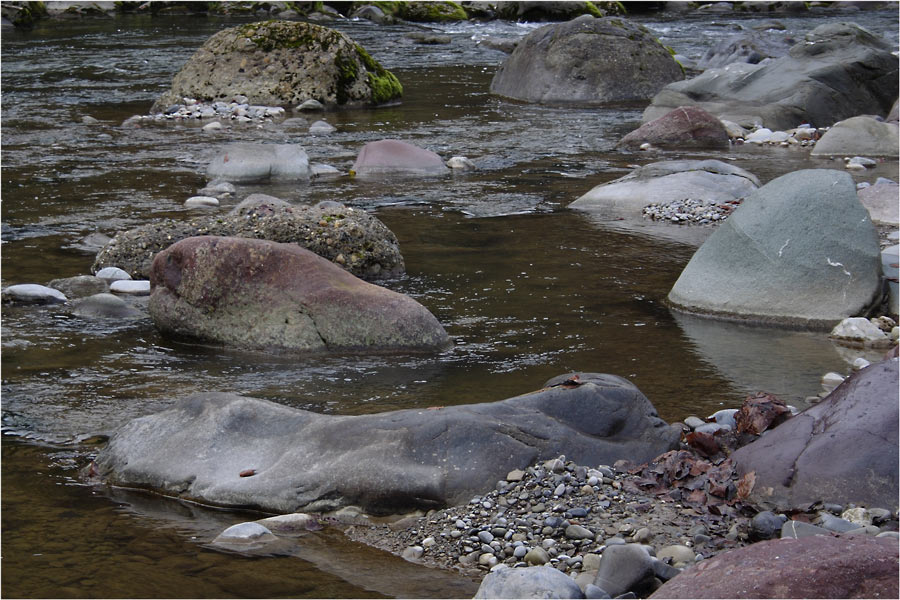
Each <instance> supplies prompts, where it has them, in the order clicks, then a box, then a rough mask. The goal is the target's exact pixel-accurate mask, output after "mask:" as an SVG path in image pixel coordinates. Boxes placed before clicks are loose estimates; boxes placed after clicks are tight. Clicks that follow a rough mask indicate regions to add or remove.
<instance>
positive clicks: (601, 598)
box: [584, 583, 612, 600]
mask: <svg viewBox="0 0 900 600" xmlns="http://www.w3.org/2000/svg"><path fill="white" fill-rule="evenodd" d="M584 597H585V598H596V599H597V600H605V599H607V598H612V596H610V595H609V594H607V593H606V590H604V589H602V588H599V587H597V586H596V585H594V584H593V583H589V584H587V585H586V586H584Z"/></svg>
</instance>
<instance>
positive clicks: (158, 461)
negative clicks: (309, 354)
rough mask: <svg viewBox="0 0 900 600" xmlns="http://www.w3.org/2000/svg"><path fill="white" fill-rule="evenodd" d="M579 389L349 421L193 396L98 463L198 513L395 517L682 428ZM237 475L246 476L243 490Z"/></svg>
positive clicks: (637, 446)
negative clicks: (353, 510) (196, 504)
mask: <svg viewBox="0 0 900 600" xmlns="http://www.w3.org/2000/svg"><path fill="white" fill-rule="evenodd" d="M579 376H580V380H581V381H582V382H583V383H582V384H581V385H579V386H576V387H565V386H561V385H555V386H552V387H547V388H544V389H541V390H538V391H536V392H532V393H528V394H524V395H521V396H517V397H514V398H509V399H506V400H502V401H498V402H485V403H482V404H470V405H456V406H448V407H445V408H441V409H439V410H425V409H407V410H399V411H393V412H387V413H380V414H368V415H359V416H333V415H323V414H318V413H313V412H309V411H304V410H299V409H294V408H288V407H285V406H281V405H279V404H276V403H274V402H269V401H266V400H259V399H255V398H246V397H242V396H237V395H235V394H224V393H206V394H198V395H194V396H190V397H188V398H185V399H182V400H179V401H177V402H176V403H175V404H174V405H173V406H172V407H171V408H169V409H167V410H165V411H162V412H159V413H156V414H152V415H148V416H145V417H141V418H138V419H135V420H133V421H131V422H130V423H128V424H126V425H125V426H124V427H122V428H120V429H119V430H117V431H116V432H115V434H114V435H113V436H112V438H111V439H110V442H109V444H108V445H107V447H106V448H105V449H104V450H103V451H101V455H100V456H99V457H98V459H97V464H98V467H99V468H100V469H101V473H102V474H103V476H104V477H105V478H106V479H107V481H109V482H110V483H112V484H117V485H124V486H129V487H140V488H147V489H152V490H156V491H157V492H160V493H163V494H166V495H171V496H176V497H181V498H185V499H192V500H196V501H200V502H204V503H207V504H216V505H222V506H231V507H241V506H243V507H249V506H253V507H255V508H257V509H259V510H265V511H271V512H276V513H289V512H323V511H328V510H334V509H338V508H340V507H342V506H348V505H354V506H358V507H360V509H362V510H364V511H366V512H368V513H370V514H398V513H405V512H408V511H410V510H415V509H426V510H427V509H430V508H438V507H443V506H449V505H457V504H464V503H466V502H468V501H469V499H471V498H472V497H473V496H474V495H477V494H483V493H485V492H486V491H488V490H490V489H492V488H493V486H494V485H495V484H496V482H497V481H498V480H500V479H502V478H503V477H504V476H505V475H506V474H507V473H509V472H510V471H512V470H513V469H525V468H527V467H528V466H529V465H532V464H534V463H535V462H536V461H538V460H549V459H550V458H552V457H557V456H559V455H560V454H565V455H566V457H567V458H568V459H571V460H575V461H577V462H578V463H579V464H613V463H614V462H615V461H616V460H619V459H620V458H628V459H629V460H634V461H646V460H650V459H652V458H653V457H655V456H658V455H659V454H661V453H663V452H665V451H667V450H669V449H672V448H674V447H676V446H677V445H678V440H679V438H680V428H677V427H674V426H669V425H667V424H666V423H665V422H664V421H662V420H661V419H659V417H657V416H656V411H655V410H654V408H653V406H652V405H651V404H650V402H649V401H648V400H647V399H646V397H644V395H643V394H641V393H640V391H639V390H638V389H637V388H636V387H635V386H634V385H633V384H631V383H630V382H628V381H627V380H625V379H622V378H620V377H616V376H613V375H601V374H592V373H580V374H579ZM564 377H566V378H568V377H570V376H569V375H566V376H564ZM247 469H253V470H254V471H255V473H254V475H253V476H252V477H241V476H240V473H242V472H245V471H246V470H247ZM464 526H465V525H464ZM548 560H549V557H548Z"/></svg>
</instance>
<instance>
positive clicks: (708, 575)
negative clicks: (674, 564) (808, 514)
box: [650, 535, 898, 598]
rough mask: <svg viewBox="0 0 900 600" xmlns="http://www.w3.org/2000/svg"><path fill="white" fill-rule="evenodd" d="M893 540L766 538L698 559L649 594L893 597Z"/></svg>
mask: <svg viewBox="0 0 900 600" xmlns="http://www.w3.org/2000/svg"><path fill="white" fill-rule="evenodd" d="M897 594H898V586H897V541H896V540H893V541H889V540H886V539H877V538H872V537H869V536H862V535H857V536H846V537H831V536H822V535H816V536H810V537H804V538H801V539H780V540H767V541H764V542H759V543H756V544H751V545H749V546H746V547H744V548H737V549H735V550H729V551H727V552H723V553H721V554H718V555H716V556H714V557H713V558H708V559H706V560H703V561H700V562H699V563H697V565H696V566H694V567H692V568H690V569H687V570H685V571H683V572H682V573H681V574H680V575H678V576H677V577H675V578H673V579H671V580H670V581H668V582H666V583H665V584H663V586H662V587H660V588H659V589H658V590H656V591H655V592H654V593H653V594H652V595H651V596H650V598H897V597H898V596H897Z"/></svg>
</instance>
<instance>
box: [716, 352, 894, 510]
mask: <svg viewBox="0 0 900 600" xmlns="http://www.w3.org/2000/svg"><path fill="white" fill-rule="evenodd" d="M897 377H898V369H897V359H896V358H893V359H889V360H886V361H883V362H880V363H876V364H874V365H870V366H868V367H866V368H865V369H863V370H861V371H858V372H856V373H854V374H853V375H851V376H850V377H849V378H848V379H847V380H845V381H844V383H842V384H841V385H839V386H838V387H837V388H836V389H835V390H834V391H833V392H832V393H831V394H830V395H829V396H828V397H827V398H825V399H824V400H823V401H822V402H821V403H819V404H816V405H814V406H812V407H811V408H808V409H806V410H805V411H803V412H801V413H800V414H798V415H795V416H794V417H793V418H791V419H789V420H787V421H785V422H784V423H782V424H781V425H779V426H778V427H776V428H775V429H773V430H771V431H769V432H768V433H767V434H766V435H764V436H762V437H760V438H759V439H758V440H756V441H754V442H753V443H751V444H748V445H746V446H744V447H742V448H740V449H738V450H737V451H736V452H734V454H732V455H731V459H732V461H734V464H735V468H736V470H737V473H738V474H739V475H740V476H744V475H745V474H746V473H750V472H753V473H754V474H755V478H756V483H755V484H754V486H753V490H752V491H751V494H750V497H749V499H750V501H752V502H754V503H756V504H758V505H762V506H766V507H771V508H773V509H775V510H779V511H780V510H786V509H788V508H794V507H797V506H800V505H803V504H808V503H812V502H818V501H823V502H833V503H837V504H842V505H847V504H849V503H855V504H858V505H862V506H870V507H878V508H889V509H891V510H895V511H896V510H897V505H898V496H897V490H898V436H897V430H898V418H900V417H898V405H900V402H898V391H897Z"/></svg>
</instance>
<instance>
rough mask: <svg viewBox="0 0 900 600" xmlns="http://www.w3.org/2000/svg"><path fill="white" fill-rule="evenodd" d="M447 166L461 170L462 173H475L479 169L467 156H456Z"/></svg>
mask: <svg viewBox="0 0 900 600" xmlns="http://www.w3.org/2000/svg"><path fill="white" fill-rule="evenodd" d="M447 166H448V167H449V168H451V169H460V170H462V171H474V170H476V169H477V168H478V167H476V166H475V163H473V162H472V161H471V160H469V159H468V158H466V157H465V156H454V157H452V158H450V160H448V161H447Z"/></svg>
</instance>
